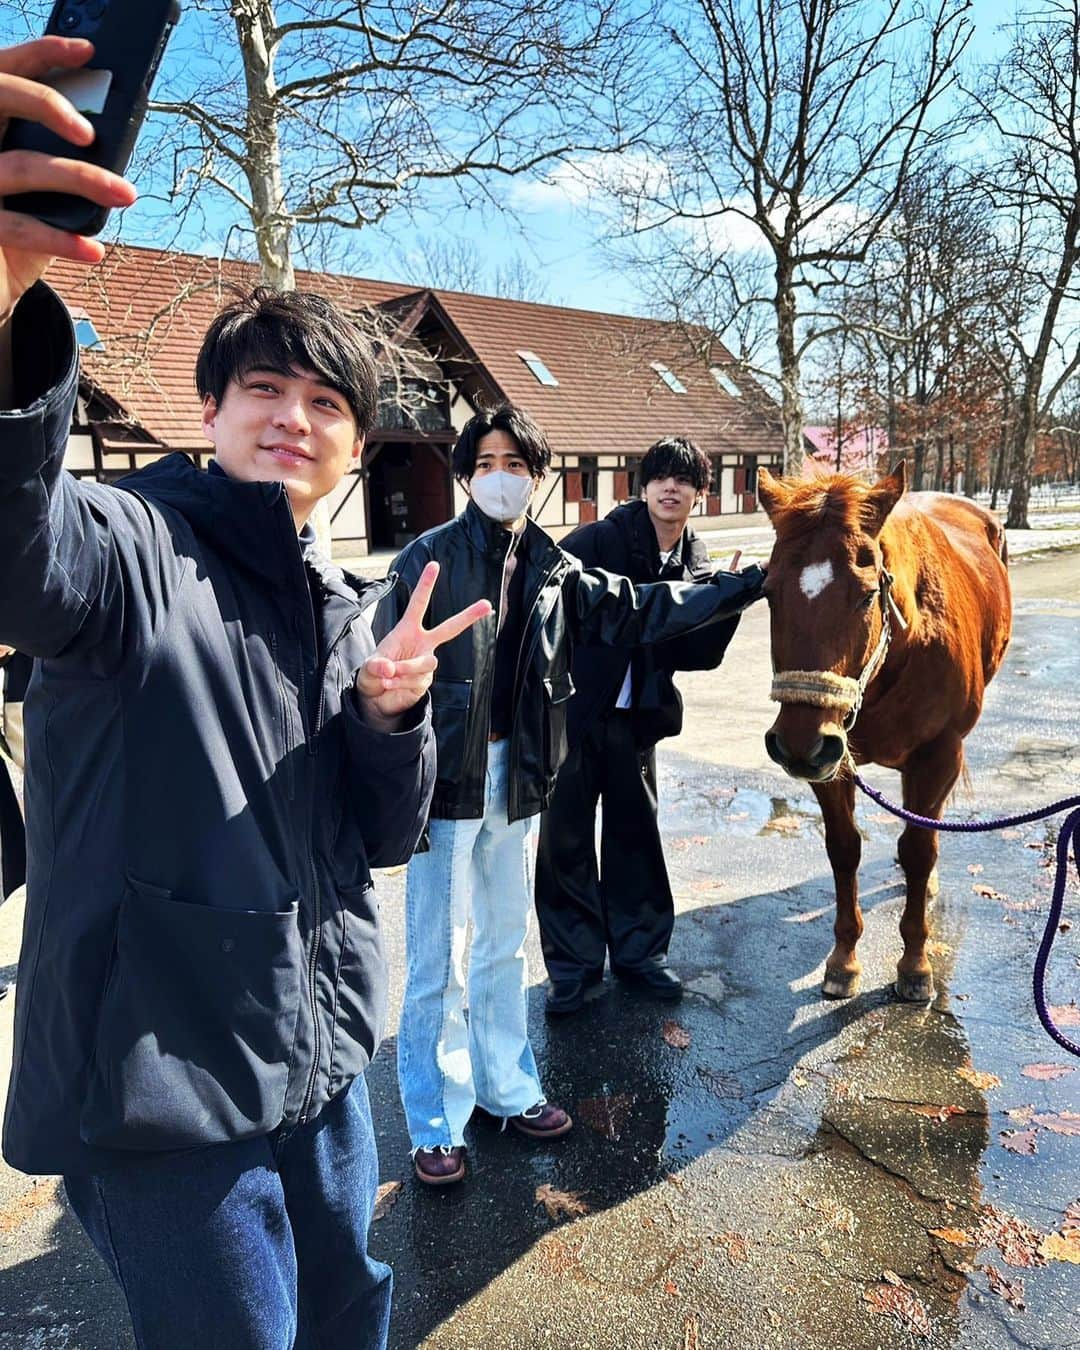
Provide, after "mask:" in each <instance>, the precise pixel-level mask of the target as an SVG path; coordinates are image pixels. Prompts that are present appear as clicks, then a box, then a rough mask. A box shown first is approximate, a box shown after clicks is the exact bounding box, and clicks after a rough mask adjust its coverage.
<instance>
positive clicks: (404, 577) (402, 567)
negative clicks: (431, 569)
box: [371, 543, 430, 642]
mask: <svg viewBox="0 0 1080 1350" xmlns="http://www.w3.org/2000/svg"><path fill="white" fill-rule="evenodd" d="M429 561H430V555H429V554H428V552H427V550H426V549H425V548H424V547H423V546H422V545H420V544H418V543H412V544H408V545H407V546H406V547H405V548H403V549H402V551H401V552H400V553H399V554H398V556H397V557H396V558H395V559H394V561H393V562H392V563H391V564H390V571H389V573H388V574H387V575H389V576H393V577H395V578H396V580H395V582H394V585H393V586H392V587H391V588H390V590H389V591H388V592H387V593H386V595H385V596H384V597H383V598H382V599H381V600H380V601H379V606H378V608H377V609H376V611H375V618H374V619H373V621H372V624H371V627H372V631H373V632H374V634H375V641H376V642H381V641H382V640H383V638H384V637H385V636H386V635H387V633H389V631H390V630H391V628H393V627H394V625H395V624H396V623H397V621H398V620H399V619H400V618H401V616H402V615H403V614H404V613H405V607H406V606H407V605H408V603H409V597H410V596H411V595H412V593H413V587H414V586H415V585H416V583H417V581H418V580H419V579H420V573H421V572H422V571H423V570H424V567H425V565H426V564H427V563H428V562H429Z"/></svg>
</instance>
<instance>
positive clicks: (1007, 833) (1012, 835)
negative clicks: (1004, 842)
mask: <svg viewBox="0 0 1080 1350" xmlns="http://www.w3.org/2000/svg"><path fill="white" fill-rule="evenodd" d="M998 838H999V839H1019V838H1020V831H1019V830H1012V829H1008V830H998Z"/></svg>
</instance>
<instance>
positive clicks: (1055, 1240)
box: [1039, 1228, 1080, 1266]
mask: <svg viewBox="0 0 1080 1350" xmlns="http://www.w3.org/2000/svg"><path fill="white" fill-rule="evenodd" d="M1039 1255H1040V1256H1045V1257H1046V1259H1047V1260H1048V1261H1071V1262H1072V1264H1073V1265H1074V1266H1080V1228H1067V1229H1066V1230H1065V1232H1064V1233H1047V1235H1046V1237H1044V1238H1043V1240H1042V1242H1040V1243H1039Z"/></svg>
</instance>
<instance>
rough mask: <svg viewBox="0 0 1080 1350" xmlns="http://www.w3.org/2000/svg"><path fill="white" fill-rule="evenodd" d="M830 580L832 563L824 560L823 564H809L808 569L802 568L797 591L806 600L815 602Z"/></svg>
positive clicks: (831, 577)
mask: <svg viewBox="0 0 1080 1350" xmlns="http://www.w3.org/2000/svg"><path fill="white" fill-rule="evenodd" d="M832 579H833V570H832V563H831V562H830V561H829V560H828V558H826V559H825V561H824V562H819V563H811V564H810V566H809V567H804V568H803V570H802V576H800V577H799V590H801V591H802V593H803V595H805V596H806V598H807V600H816V599H817V597H818V596H819V595H820V594H821V592H822V591H823V590H824V589H825V587H826V586H828V585H829V584H830V583H831V582H832Z"/></svg>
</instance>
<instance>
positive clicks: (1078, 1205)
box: [1065, 1200, 1080, 1232]
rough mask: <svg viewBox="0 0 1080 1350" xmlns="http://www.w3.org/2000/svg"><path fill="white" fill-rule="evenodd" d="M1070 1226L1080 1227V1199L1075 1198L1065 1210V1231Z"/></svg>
mask: <svg viewBox="0 0 1080 1350" xmlns="http://www.w3.org/2000/svg"><path fill="white" fill-rule="evenodd" d="M1070 1228H1080V1200H1074V1201H1073V1202H1072V1204H1071V1205H1070V1206H1069V1208H1068V1209H1067V1210H1066V1211H1065V1231H1066V1232H1068V1231H1069V1229H1070Z"/></svg>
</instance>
